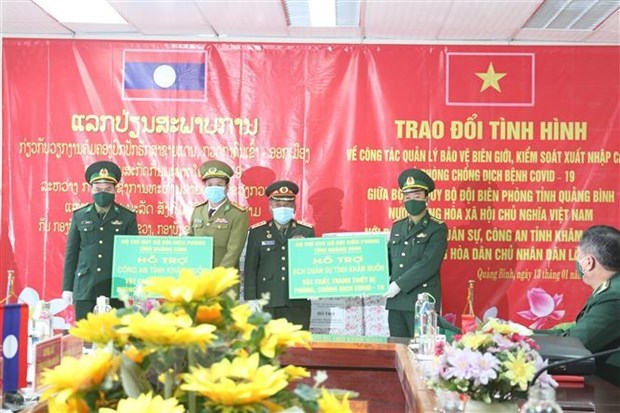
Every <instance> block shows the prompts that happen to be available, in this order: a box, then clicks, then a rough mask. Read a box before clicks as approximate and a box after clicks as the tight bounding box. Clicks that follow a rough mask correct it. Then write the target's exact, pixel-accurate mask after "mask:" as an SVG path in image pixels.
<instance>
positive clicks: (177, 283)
mask: <svg viewBox="0 0 620 413" xmlns="http://www.w3.org/2000/svg"><path fill="white" fill-rule="evenodd" d="M238 283H239V272H238V271H237V270H236V269H234V268H222V267H217V268H215V269H213V270H210V271H203V272H202V273H201V274H200V275H198V276H196V275H195V274H194V272H193V271H192V270H189V269H184V270H181V273H180V274H179V278H178V279H177V278H172V277H154V278H151V279H149V280H147V281H146V283H145V287H144V290H145V291H146V292H148V293H153V294H156V295H158V296H160V297H163V298H165V299H166V300H167V301H169V302H172V303H189V302H192V301H200V300H205V299H209V298H215V297H217V296H219V295H220V294H221V293H223V292H224V291H226V290H228V289H229V288H230V287H232V286H234V285H236V284H238Z"/></svg>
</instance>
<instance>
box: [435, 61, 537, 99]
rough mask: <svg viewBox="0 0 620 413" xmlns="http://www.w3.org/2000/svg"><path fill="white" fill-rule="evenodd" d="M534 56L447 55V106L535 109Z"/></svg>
mask: <svg viewBox="0 0 620 413" xmlns="http://www.w3.org/2000/svg"><path fill="white" fill-rule="evenodd" d="M534 69H535V59H534V54H533V53H453V52H448V53H447V54H446V105H448V106H534V104H535V101H536V99H535V89H534V86H535V83H536V82H535V70H534Z"/></svg>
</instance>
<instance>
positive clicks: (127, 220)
mask: <svg viewBox="0 0 620 413" xmlns="http://www.w3.org/2000/svg"><path fill="white" fill-rule="evenodd" d="M85 178H86V182H88V183H90V185H91V193H92V196H93V201H94V202H93V203H92V204H88V205H86V206H84V207H82V208H79V209H77V210H75V211H73V216H72V217H71V226H70V229H69V237H68V239H67V250H66V254H65V265H64V275H63V281H62V289H63V292H62V298H63V299H64V300H65V301H66V302H67V303H68V304H71V303H72V302H73V301H74V300H75V318H76V320H80V319H82V318H85V317H86V315H87V314H88V313H89V312H91V311H92V310H93V308H94V307H95V303H96V300H97V297H98V296H100V295H105V296H106V297H110V295H111V290H112V253H113V248H114V237H115V236H116V235H138V224H137V222H136V214H135V213H134V212H133V211H130V210H129V209H127V208H125V207H123V206H121V205H119V204H117V203H115V202H114V195H115V194H116V184H118V183H119V182H120V180H121V170H120V168H119V167H118V166H117V165H116V164H115V163H113V162H109V161H99V162H95V163H94V164H92V165H90V166H89V167H88V168H86V173H85ZM110 304H111V305H112V306H114V307H117V308H120V307H121V306H122V304H123V303H122V302H121V301H119V300H110Z"/></svg>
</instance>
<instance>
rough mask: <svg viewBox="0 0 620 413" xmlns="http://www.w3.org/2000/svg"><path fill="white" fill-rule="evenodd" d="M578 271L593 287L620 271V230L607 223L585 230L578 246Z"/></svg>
mask: <svg viewBox="0 0 620 413" xmlns="http://www.w3.org/2000/svg"><path fill="white" fill-rule="evenodd" d="M577 271H578V272H579V274H580V276H582V278H583V281H584V282H585V283H586V284H588V285H590V286H591V287H592V288H596V287H598V286H599V285H600V284H602V283H604V282H605V281H607V280H609V279H610V278H611V277H612V276H613V275H614V274H616V273H617V272H620V231H618V230H617V229H616V228H614V227H610V226H607V225H595V226H593V227H590V228H588V229H587V230H585V231H584V232H583V234H582V235H581V240H580V241H579V246H578V247H577Z"/></svg>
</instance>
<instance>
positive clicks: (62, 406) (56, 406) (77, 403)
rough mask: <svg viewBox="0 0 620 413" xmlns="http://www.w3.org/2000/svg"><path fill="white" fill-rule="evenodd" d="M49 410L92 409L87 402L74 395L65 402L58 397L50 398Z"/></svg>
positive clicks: (85, 411)
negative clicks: (61, 401)
mask: <svg viewBox="0 0 620 413" xmlns="http://www.w3.org/2000/svg"><path fill="white" fill-rule="evenodd" d="M47 407H48V410H49V411H50V413H89V412H90V409H89V408H88V405H87V404H86V402H85V401H84V400H82V399H80V398H77V397H73V398H71V399H69V400H67V401H66V402H64V403H60V402H58V401H57V400H56V399H50V400H49V402H48V405H47Z"/></svg>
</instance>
